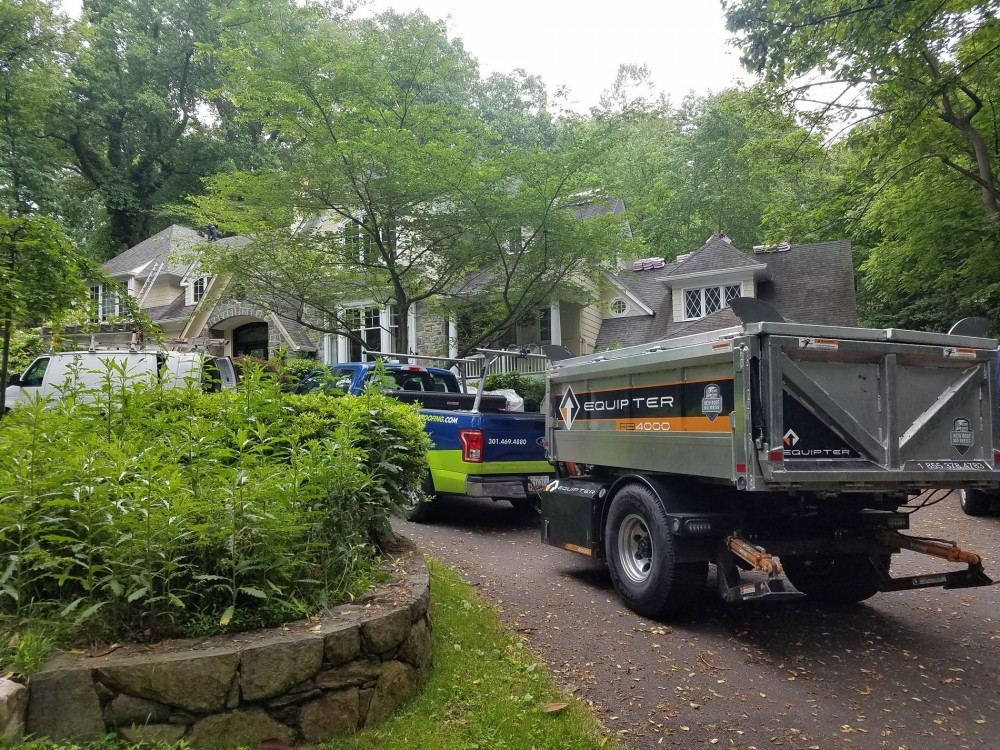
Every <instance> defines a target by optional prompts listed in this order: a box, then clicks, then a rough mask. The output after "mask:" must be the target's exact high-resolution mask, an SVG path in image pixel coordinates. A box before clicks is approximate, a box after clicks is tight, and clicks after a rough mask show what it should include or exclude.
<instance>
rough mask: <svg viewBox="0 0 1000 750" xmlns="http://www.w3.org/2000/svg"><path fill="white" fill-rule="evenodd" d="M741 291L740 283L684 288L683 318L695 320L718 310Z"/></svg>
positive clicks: (740, 293) (726, 305) (727, 304)
mask: <svg viewBox="0 0 1000 750" xmlns="http://www.w3.org/2000/svg"><path fill="white" fill-rule="evenodd" d="M742 292H743V285H742V284H724V285H722V286H706V287H702V288H700V289H685V290H684V320H697V319H698V318H704V317H705V316H706V315H711V314H712V313H714V312H718V311H719V310H721V309H722V308H724V307H729V303H730V302H732V301H733V300H734V299H736V298H737V297H739V296H741V295H742Z"/></svg>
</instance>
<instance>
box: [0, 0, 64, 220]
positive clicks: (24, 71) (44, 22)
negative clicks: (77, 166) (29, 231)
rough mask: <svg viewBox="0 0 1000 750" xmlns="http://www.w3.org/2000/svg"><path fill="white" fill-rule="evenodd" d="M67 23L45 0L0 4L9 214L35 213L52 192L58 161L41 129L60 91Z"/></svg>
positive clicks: (0, 103)
mask: <svg viewBox="0 0 1000 750" xmlns="http://www.w3.org/2000/svg"><path fill="white" fill-rule="evenodd" d="M67 23H68V21H67V19H66V18H65V17H62V16H60V15H59V14H58V13H57V12H56V11H55V9H54V8H53V5H52V4H51V3H49V2H45V0H15V1H13V2H6V3H3V4H2V5H0V207H2V210H3V213H4V214H5V215H7V216H24V215H27V214H31V213H35V212H36V211H38V210H39V208H40V207H42V208H44V207H45V204H48V203H51V198H52V196H53V194H54V191H55V185H54V183H55V181H56V179H57V177H58V175H59V171H58V166H59V164H60V160H61V159H60V155H59V153H58V149H57V148H55V145H54V144H53V143H52V142H51V141H49V140H47V139H46V138H45V137H44V131H45V119H46V115H47V114H48V111H49V110H50V109H51V108H52V107H53V106H55V103H56V102H58V101H59V100H60V98H61V97H62V93H63V90H64V87H63V83H62V81H63V79H64V76H63V67H62V66H63V64H64V62H65V53H64V50H65V49H66V48H67V47H68V46H69V44H68V42H67ZM40 204H42V205H41V206H40Z"/></svg>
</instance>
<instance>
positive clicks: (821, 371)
mask: <svg viewBox="0 0 1000 750" xmlns="http://www.w3.org/2000/svg"><path fill="white" fill-rule="evenodd" d="M844 330H845V333H846V331H848V330H849V329H844ZM952 338H954V337H952ZM938 340H942V341H945V343H938ZM970 343H971V344H972V345H971V346H967V347H958V346H954V345H948V344H947V342H946V340H944V339H943V337H940V336H939V337H938V338H937V339H936V338H935V337H934V335H928V334H921V335H915V336H911V337H909V338H907V337H898V338H896V339H892V338H891V337H890V340H879V341H872V340H864V339H853V338H850V337H849V336H844V337H843V338H840V337H837V336H835V335H834V336H829V337H826V338H817V337H808V336H789V335H780V333H779V332H777V331H775V332H773V333H769V332H768V330H767V327H766V326H765V327H764V329H763V330H762V333H761V335H759V336H758V337H756V342H755V345H753V346H752V351H751V358H750V371H751V377H750V382H749V383H748V385H749V390H750V412H751V425H750V426H751V431H750V438H751V440H754V443H753V445H752V446H748V448H751V450H756V453H757V456H758V463H759V466H760V471H761V475H762V476H763V478H764V480H765V482H766V483H767V484H769V485H772V486H779V487H809V488H812V489H816V488H820V487H823V486H829V487H830V488H831V489H836V490H841V491H842V490H845V489H866V488H871V489H882V488H895V489H900V488H902V487H906V488H910V489H920V488H922V487H931V486H933V487H960V486H991V487H995V486H997V484H998V482H1000V472H997V471H996V470H995V468H994V467H995V465H996V462H995V446H996V442H997V438H998V436H1000V431H998V426H997V424H998V417H997V404H996V391H997V351H996V345H995V342H992V341H991V340H988V339H973V340H972V341H971V342H970ZM748 452H750V451H748Z"/></svg>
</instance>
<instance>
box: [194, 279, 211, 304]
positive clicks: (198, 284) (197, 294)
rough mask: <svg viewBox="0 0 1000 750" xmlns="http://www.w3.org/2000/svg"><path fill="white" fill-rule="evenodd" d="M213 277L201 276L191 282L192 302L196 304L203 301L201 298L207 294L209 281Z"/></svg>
mask: <svg viewBox="0 0 1000 750" xmlns="http://www.w3.org/2000/svg"><path fill="white" fill-rule="evenodd" d="M211 278H212V277H211V276H199V277H198V278H197V279H195V280H194V281H192V282H191V304H193V305H196V304H198V303H199V302H201V298H202V297H204V296H205V290H206V289H208V282H209V280H210V279H211Z"/></svg>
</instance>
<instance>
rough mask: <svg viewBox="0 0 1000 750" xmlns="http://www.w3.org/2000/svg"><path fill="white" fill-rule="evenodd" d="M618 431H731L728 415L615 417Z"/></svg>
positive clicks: (598, 420) (602, 420)
mask: <svg viewBox="0 0 1000 750" xmlns="http://www.w3.org/2000/svg"><path fill="white" fill-rule="evenodd" d="M587 421H588V422H610V421H612V420H611V419H588V420H587ZM614 423H615V429H616V430H617V431H618V432H731V431H732V428H731V427H730V425H729V417H723V416H719V417H716V418H715V419H714V420H711V419H709V418H708V417H647V418H642V419H615V420H614Z"/></svg>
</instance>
